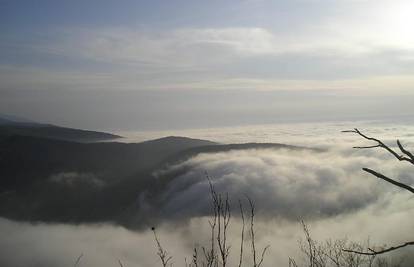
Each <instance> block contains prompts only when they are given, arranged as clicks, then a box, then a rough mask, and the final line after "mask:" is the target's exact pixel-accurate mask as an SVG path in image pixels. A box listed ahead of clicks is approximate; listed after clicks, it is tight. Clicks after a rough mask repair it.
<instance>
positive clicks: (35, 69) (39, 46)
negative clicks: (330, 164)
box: [0, 0, 414, 130]
mask: <svg viewBox="0 0 414 267" xmlns="http://www.w3.org/2000/svg"><path fill="white" fill-rule="evenodd" d="M413 8H414V7H413V3H412V2H411V1H409V0H393V1H391V0H379V1H370V0H360V1H357V0H349V1H346V0H335V1H323V0H294V1H280V0H279V1H266V0H244V1H167V2H166V1H123V2H122V3H120V2H118V1H88V2H87V3H85V2H84V1H70V2H67V3H61V2H56V1H36V2H21V1H1V3H0V31H1V33H2V34H1V36H0V80H1V82H0V94H1V97H0V113H4V114H13V115H18V116H22V117H27V118H30V119H33V120H37V121H42V122H49V123H56V124H60V125H62V124H63V125H66V126H71V127H81V128H90V129H109V130H112V129H117V130H120V129H122V130H126V129H129V130H143V129H146V130H148V129H171V128H175V129H180V128H199V127H212V126H226V125H241V124H257V123H273V122H281V121H282V122H283V121H313V120H333V119H361V118H362V119H366V118H369V119H378V118H383V117H384V116H388V117H391V118H399V117H401V116H407V115H412V109H411V103H413V101H414V91H413V85H414V78H413V77H414V75H413V74H414V73H413V72H414V38H413V36H414V34H413V27H412V25H413V24H414V19H413V18H412V16H411V12H410V10H413ZM396 102H398V103H399V104H398V105H394V103H396ZM390 106H392V107H393V108H391V109H390V108H389V107H390Z"/></svg>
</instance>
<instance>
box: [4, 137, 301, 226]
mask: <svg viewBox="0 0 414 267" xmlns="http://www.w3.org/2000/svg"><path fill="white" fill-rule="evenodd" d="M258 148H260V149H262V148H268V149H281V148H285V149H303V148H299V147H293V146H286V145H281V144H254V143H252V144H237V145H220V144H217V143H214V142H210V141H206V140H198V139H191V138H185V137H165V138H161V139H156V140H151V141H146V142H142V143H135V144H127V143H117V142H107V143H79V142H71V141H63V140H56V139H47V138H40V137H29V136H18V135H15V136H9V137H5V138H3V139H0V216H3V217H7V218H11V219H16V220H25V221H43V222H69V223H70V222H73V223H82V222H104V221H111V222H115V223H118V224H122V225H125V226H127V227H142V226H143V225H144V224H145V222H146V221H147V220H148V218H146V217H151V216H149V214H144V215H142V214H141V213H140V212H139V211H140V209H141V206H140V201H139V196H142V195H143V193H144V192H145V196H146V197H147V198H148V199H149V200H151V199H153V200H154V201H155V202H154V203H157V199H158V197H159V196H160V193H162V192H163V190H165V189H166V188H168V185H169V184H170V183H171V182H173V181H174V180H175V179H176V178H177V177H178V176H179V175H181V174H182V173H183V171H186V170H185V169H180V168H178V169H177V172H168V173H166V174H161V175H157V176H154V173H156V172H158V171H159V170H163V169H165V168H166V167H167V166H170V165H172V164H176V163H179V162H182V161H185V160H186V159H188V158H189V157H192V156H196V155H198V154H200V153H212V152H224V151H229V150H234V149H258ZM154 214H155V213H154ZM137 216H138V217H137Z"/></svg>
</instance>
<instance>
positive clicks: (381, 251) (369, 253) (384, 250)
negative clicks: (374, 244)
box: [343, 241, 414, 256]
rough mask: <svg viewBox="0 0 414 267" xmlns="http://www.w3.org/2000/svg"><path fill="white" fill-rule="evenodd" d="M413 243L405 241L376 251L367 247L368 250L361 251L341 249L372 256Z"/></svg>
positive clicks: (412, 243) (413, 243)
mask: <svg viewBox="0 0 414 267" xmlns="http://www.w3.org/2000/svg"><path fill="white" fill-rule="evenodd" d="M413 245H414V241H411V242H406V243H404V244H402V245H399V246H396V247H389V248H387V249H383V250H378V251H375V250H373V249H371V248H369V249H368V250H369V251H370V252H363V251H356V250H349V249H344V250H343V251H345V252H351V253H356V254H361V255H369V256H373V255H380V254H384V253H387V252H390V251H393V250H396V249H400V248H403V247H407V246H413Z"/></svg>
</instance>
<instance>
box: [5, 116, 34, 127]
mask: <svg viewBox="0 0 414 267" xmlns="http://www.w3.org/2000/svg"><path fill="white" fill-rule="evenodd" d="M3 124H36V123H35V122H34V121H31V120H29V119H26V118H22V117H18V116H13V115H6V114H0V125H3Z"/></svg>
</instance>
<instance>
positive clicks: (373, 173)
mask: <svg viewBox="0 0 414 267" xmlns="http://www.w3.org/2000/svg"><path fill="white" fill-rule="evenodd" d="M363 170H364V171H366V172H368V173H370V174H372V175H374V176H376V177H378V178H380V179H382V180H384V181H387V182H389V183H391V184H393V185H395V186H398V187H401V188H403V189H405V190H408V191H410V192H411V193H413V194H414V188H412V187H411V186H409V185H406V184H403V183H400V182H397V181H395V180H394V179H391V178H388V177H387V176H385V175H383V174H381V173H378V172H376V171H374V170H371V169H368V168H363Z"/></svg>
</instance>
